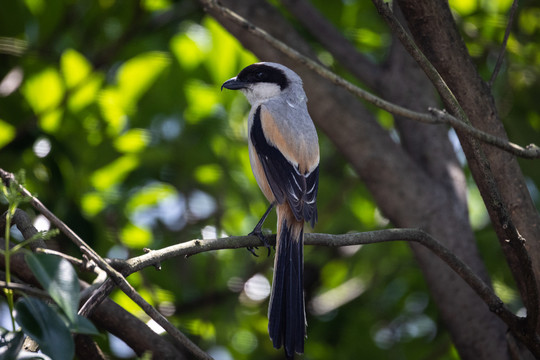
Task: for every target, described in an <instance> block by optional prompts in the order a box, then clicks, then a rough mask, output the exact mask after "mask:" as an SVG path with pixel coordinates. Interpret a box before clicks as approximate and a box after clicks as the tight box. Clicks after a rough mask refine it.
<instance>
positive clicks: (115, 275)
mask: <svg viewBox="0 0 540 360" xmlns="http://www.w3.org/2000/svg"><path fill="white" fill-rule="evenodd" d="M81 251H82V252H84V253H85V254H86V255H87V256H88V257H90V259H92V260H94V261H95V262H96V264H97V265H98V266H99V267H100V268H101V269H102V270H104V271H105V272H107V274H108V275H109V277H110V278H112V280H113V281H114V282H115V284H116V285H117V286H118V287H119V288H120V290H122V291H123V292H124V293H125V294H126V295H127V296H128V297H129V298H130V299H131V300H133V301H134V302H135V303H136V304H137V305H139V307H140V308H141V309H142V310H143V311H144V312H145V313H146V314H147V315H148V316H150V317H151V318H152V319H154V320H155V321H156V322H157V323H158V324H159V325H160V326H161V327H162V328H164V329H165V331H167V333H169V335H171V336H172V338H173V339H174V340H175V341H176V342H178V343H179V344H180V345H181V346H182V347H183V348H185V349H187V350H188V351H189V352H191V354H192V355H193V356H194V358H196V359H211V357H210V356H209V355H208V354H207V353H205V352H204V351H202V350H201V349H200V348H199V347H198V346H197V345H195V344H194V343H193V342H192V341H191V340H190V339H189V338H188V337H187V336H185V335H184V334H183V333H182V332H181V331H180V330H178V329H177V328H176V327H175V326H174V325H173V324H171V323H170V322H169V321H168V320H167V319H166V318H165V317H164V316H163V315H161V313H160V312H159V311H157V310H156V309H155V308H154V307H153V306H152V305H150V304H149V303H148V302H147V301H146V300H144V298H143V297H142V296H141V295H140V294H139V293H138V292H137V290H135V289H134V288H133V286H131V284H130V283H129V282H128V281H127V280H126V279H125V278H124V277H123V276H122V274H120V273H119V272H118V271H116V270H115V269H114V268H113V267H112V266H111V265H109V264H108V263H107V262H106V261H105V260H103V259H102V258H101V257H99V256H95V255H94V252H93V251H90V250H89V249H88V248H86V247H81Z"/></svg>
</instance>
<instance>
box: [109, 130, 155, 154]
mask: <svg viewBox="0 0 540 360" xmlns="http://www.w3.org/2000/svg"><path fill="white" fill-rule="evenodd" d="M150 140H151V134H150V132H149V131H148V130H146V129H131V130H128V131H126V132H125V133H123V134H122V135H120V136H119V137H117V138H116V140H114V147H115V148H116V149H117V150H118V151H120V152H123V153H138V152H141V151H142V150H144V149H145V148H146V146H147V145H148V144H149V143H150Z"/></svg>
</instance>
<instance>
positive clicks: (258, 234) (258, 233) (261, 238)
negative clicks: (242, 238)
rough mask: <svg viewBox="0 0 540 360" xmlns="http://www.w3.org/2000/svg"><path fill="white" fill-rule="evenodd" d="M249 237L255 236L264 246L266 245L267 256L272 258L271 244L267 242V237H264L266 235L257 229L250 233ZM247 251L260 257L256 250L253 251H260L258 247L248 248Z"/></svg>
mask: <svg viewBox="0 0 540 360" xmlns="http://www.w3.org/2000/svg"><path fill="white" fill-rule="evenodd" d="M248 235H255V236H256V237H258V238H259V240H260V241H261V242H262V244H263V245H264V247H265V248H267V249H268V255H267V256H270V253H271V249H270V244H269V243H268V241H267V240H266V237H265V236H264V234H263V233H262V231H261V230H258V231H257V229H255V230H253V231H252V232H250V233H249V234H248ZM247 249H248V251H249V252H250V253H252V254H253V255H254V256H256V257H259V255H257V254H255V250H253V249H257V250H258V249H259V248H258V247H256V246H254V247H248V248H247Z"/></svg>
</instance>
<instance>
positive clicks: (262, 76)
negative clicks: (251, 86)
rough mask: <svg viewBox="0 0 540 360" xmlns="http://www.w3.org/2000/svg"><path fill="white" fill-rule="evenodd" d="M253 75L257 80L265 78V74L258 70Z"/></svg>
mask: <svg viewBox="0 0 540 360" xmlns="http://www.w3.org/2000/svg"><path fill="white" fill-rule="evenodd" d="M255 77H256V78H257V80H264V78H265V77H266V76H265V75H264V73H263V72H259V73H257V74H256V75H255Z"/></svg>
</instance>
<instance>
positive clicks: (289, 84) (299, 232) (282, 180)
mask: <svg viewBox="0 0 540 360" xmlns="http://www.w3.org/2000/svg"><path fill="white" fill-rule="evenodd" d="M223 88H226V89H231V90H240V91H242V92H243V93H244V95H245V96H246V98H247V100H248V101H249V103H250V104H251V111H250V113H249V119H248V143H249V159H250V162H251V169H252V171H253V174H254V175H255V179H256V180H257V183H258V184H259V187H260V188H261V190H262V192H263V193H264V196H266V198H267V199H268V201H269V202H270V207H269V208H268V210H267V211H266V213H265V214H264V215H263V217H262V218H261V220H260V221H259V223H258V224H257V226H255V229H254V230H253V232H252V234H256V235H257V236H258V237H259V238H260V239H261V240H262V241H263V242H264V243H265V245H266V246H268V243H267V242H266V240H265V238H264V236H263V235H262V231H261V228H262V224H263V223H264V220H265V219H266V217H267V215H268V213H269V212H270V211H271V210H272V208H273V207H274V206H275V207H276V211H277V219H278V220H277V221H278V223H277V236H276V257H275V260H274V279H273V282H272V293H271V295H270V305H269V308H268V332H269V335H270V339H271V340H272V342H273V345H274V347H275V348H276V349H279V348H280V347H281V346H282V345H283V346H284V349H285V354H286V356H287V358H293V357H294V353H295V352H297V353H300V354H301V353H303V352H304V339H305V337H306V325H307V323H306V313H305V306H304V289H303V287H304V286H303V282H304V275H303V272H304V247H303V246H304V222H306V221H307V222H309V223H310V224H311V226H312V227H313V226H314V225H315V223H316V221H317V205H316V198H317V191H318V185H319V141H318V138H317V132H316V130H315V126H314V125H313V121H312V120H311V118H310V116H309V113H308V110H307V98H306V94H305V92H304V89H303V87H302V80H301V79H300V77H299V76H298V75H297V74H296V73H295V72H294V71H292V70H290V69H289V68H287V67H285V66H283V65H281V64H276V63H271V62H262V63H257V64H253V65H249V66H248V67H246V68H244V69H243V70H242V71H241V72H240V73H239V74H238V75H237V76H236V77H234V78H232V79H229V80H227V81H226V82H225V83H224V84H223V85H222V87H221V89H222V90H223Z"/></svg>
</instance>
